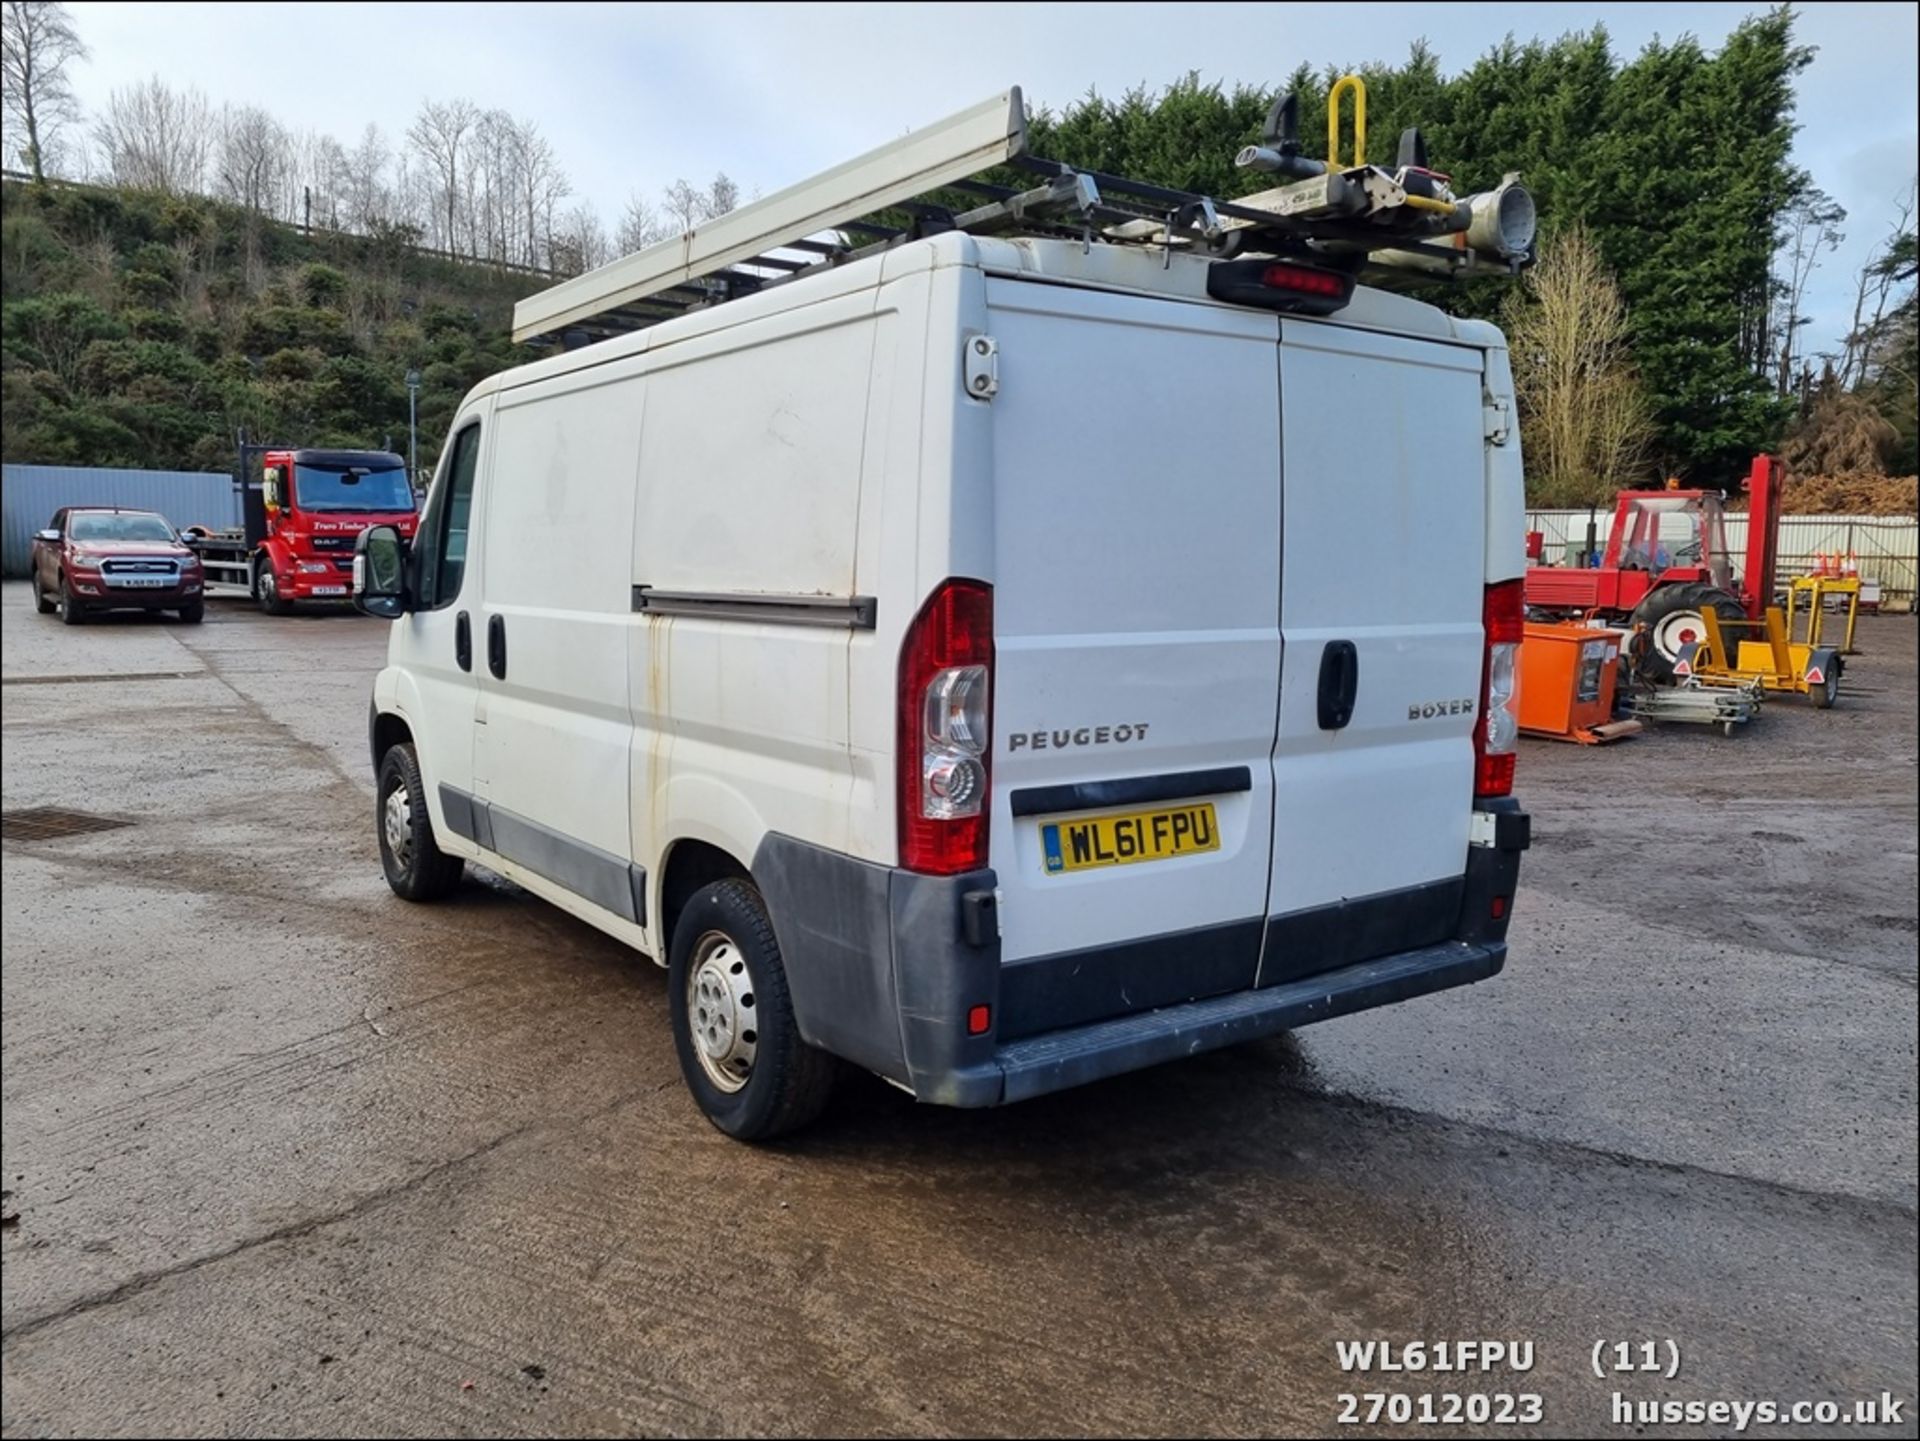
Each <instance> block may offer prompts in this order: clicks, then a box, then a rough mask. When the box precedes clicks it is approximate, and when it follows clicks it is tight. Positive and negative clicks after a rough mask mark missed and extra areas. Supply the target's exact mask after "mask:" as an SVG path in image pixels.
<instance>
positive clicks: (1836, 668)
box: [1674, 605, 1845, 710]
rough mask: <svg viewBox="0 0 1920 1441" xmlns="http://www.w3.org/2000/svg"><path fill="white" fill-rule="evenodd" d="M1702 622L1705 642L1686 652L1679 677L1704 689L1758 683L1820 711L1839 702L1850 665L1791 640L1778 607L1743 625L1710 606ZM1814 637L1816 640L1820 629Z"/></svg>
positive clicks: (1831, 651) (1829, 650)
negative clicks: (1801, 697) (1807, 701)
mask: <svg viewBox="0 0 1920 1441" xmlns="http://www.w3.org/2000/svg"><path fill="white" fill-rule="evenodd" d="M1700 619H1701V621H1702V622H1703V623H1704V625H1705V628H1706V633H1707V634H1706V640H1705V641H1704V642H1698V643H1691V644H1689V645H1687V646H1685V647H1683V648H1682V651H1681V655H1680V657H1679V659H1678V661H1677V662H1676V664H1675V666H1674V674H1675V675H1676V676H1683V677H1684V676H1692V677H1694V678H1695V679H1697V680H1699V681H1700V683H1701V684H1703V685H1729V686H1745V685H1751V684H1753V683H1754V682H1756V681H1757V682H1758V683H1759V684H1760V686H1761V687H1762V688H1763V689H1765V690H1769V691H1791V692H1793V693H1794V694H1796V695H1804V696H1811V697H1812V698H1813V703H1814V705H1815V706H1817V707H1818V708H1819V709H1821V710H1826V709H1828V708H1829V707H1830V706H1832V704H1833V703H1834V702H1835V701H1836V700H1838V699H1839V698H1840V672H1841V670H1842V668H1843V667H1844V665H1845V662H1844V661H1843V660H1842V659H1841V656H1840V652H1839V651H1838V650H1837V649H1835V648H1834V647H1832V646H1822V645H1817V644H1808V643H1807V642H1805V641H1796V640H1794V639H1792V637H1791V633H1790V632H1789V631H1788V629H1787V618H1786V612H1784V611H1783V610H1781V608H1780V607H1779V606H1777V605H1770V606H1768V607H1767V609H1766V612H1765V614H1764V615H1763V616H1762V617H1761V619H1759V620H1738V621H1736V620H1730V619H1728V618H1727V617H1725V616H1722V615H1720V614H1719V613H1717V612H1716V611H1715V610H1714V609H1713V607H1711V606H1707V607H1705V608H1703V609H1702V610H1701V612H1700ZM1812 633H1813V635H1814V637H1815V639H1816V640H1817V639H1818V636H1819V628H1818V626H1815V627H1813V631H1812Z"/></svg>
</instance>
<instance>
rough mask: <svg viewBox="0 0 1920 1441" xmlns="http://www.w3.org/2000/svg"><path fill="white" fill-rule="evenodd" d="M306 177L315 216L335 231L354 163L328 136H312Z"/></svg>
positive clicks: (348, 188) (348, 191) (338, 144)
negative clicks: (311, 192)
mask: <svg viewBox="0 0 1920 1441" xmlns="http://www.w3.org/2000/svg"><path fill="white" fill-rule="evenodd" d="M307 173H308V174H309V175H310V176H311V177H312V183H313V209H314V214H315V215H316V216H319V217H321V220H320V223H321V224H323V225H325V226H326V228H327V229H329V230H338V229H339V228H340V216H341V210H342V208H343V207H345V206H347V205H348V195H349V193H350V189H351V186H352V173H353V163H352V160H351V159H350V158H349V157H348V155H347V150H346V147H345V146H344V145H342V144H341V143H340V142H339V141H338V140H335V139H334V138H333V137H332V136H331V135H320V134H315V135H314V137H313V145H312V149H311V153H310V154H309V155H308V157H307Z"/></svg>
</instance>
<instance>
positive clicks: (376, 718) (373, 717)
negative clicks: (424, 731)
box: [367, 704, 413, 773]
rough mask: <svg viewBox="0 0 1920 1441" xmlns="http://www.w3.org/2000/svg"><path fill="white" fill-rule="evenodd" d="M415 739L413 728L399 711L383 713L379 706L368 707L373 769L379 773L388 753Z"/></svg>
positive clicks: (368, 736) (369, 740) (369, 741)
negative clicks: (381, 763)
mask: <svg viewBox="0 0 1920 1441" xmlns="http://www.w3.org/2000/svg"><path fill="white" fill-rule="evenodd" d="M412 739H413V727H412V726H410V725H408V724H407V718H406V717H405V716H403V715H401V714H400V713H399V712H398V711H390V710H389V711H383V710H381V709H380V708H379V706H377V705H372V704H370V705H368V707H367V744H368V748H369V749H370V750H371V751H372V753H373V768H374V770H375V772H376V773H377V772H378V771H379V769H380V762H381V761H383V760H385V759H386V756H387V752H388V751H390V750H392V749H393V748H394V747H395V746H397V745H405V744H406V743H408V742H410V741H411V740H412Z"/></svg>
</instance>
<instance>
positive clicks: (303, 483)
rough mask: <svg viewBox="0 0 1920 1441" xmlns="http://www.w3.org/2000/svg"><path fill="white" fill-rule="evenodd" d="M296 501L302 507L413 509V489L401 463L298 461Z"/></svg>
mask: <svg viewBox="0 0 1920 1441" xmlns="http://www.w3.org/2000/svg"><path fill="white" fill-rule="evenodd" d="M293 499H294V504H296V505H297V506H299V507H300V509H302V510H312V511H329V510H343V511H344V510H351V511H387V510H405V511H410V510H412V509H413V490H412V488H411V487H409V486H408V484H407V473H406V471H405V470H404V469H402V468H401V467H399V466H394V467H393V468H392V469H384V468H383V469H379V470H369V469H368V468H367V467H365V466H359V465H355V466H345V465H296V466H295V467H294V468H293Z"/></svg>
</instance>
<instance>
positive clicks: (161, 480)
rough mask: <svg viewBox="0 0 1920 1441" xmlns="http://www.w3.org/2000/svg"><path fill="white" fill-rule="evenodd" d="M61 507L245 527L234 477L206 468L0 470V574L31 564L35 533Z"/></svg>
mask: <svg viewBox="0 0 1920 1441" xmlns="http://www.w3.org/2000/svg"><path fill="white" fill-rule="evenodd" d="M63 505H119V506H125V507H126V508H128V509H129V510H157V511H159V512H160V514H162V515H164V516H165V517H166V518H167V519H168V520H170V521H172V522H173V523H174V524H175V525H176V526H182V525H206V526H213V527H223V526H235V525H239V524H241V523H242V521H241V515H240V497H239V495H238V494H237V493H235V491H234V488H233V477H232V476H230V475H226V474H223V473H221V472H219V471H202V470H112V469H108V468H107V467H104V466H90V465H7V466H0V511H3V512H4V517H3V520H4V526H5V531H4V546H0V573H3V574H6V575H10V576H19V575H25V574H26V573H27V570H28V567H29V566H30V565H31V564H32V553H33V533H34V532H35V531H36V530H39V529H40V528H41V527H43V526H44V525H46V523H47V522H48V521H49V520H51V519H53V513H54V512H55V511H56V510H58V509H60V507H61V506H63Z"/></svg>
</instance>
